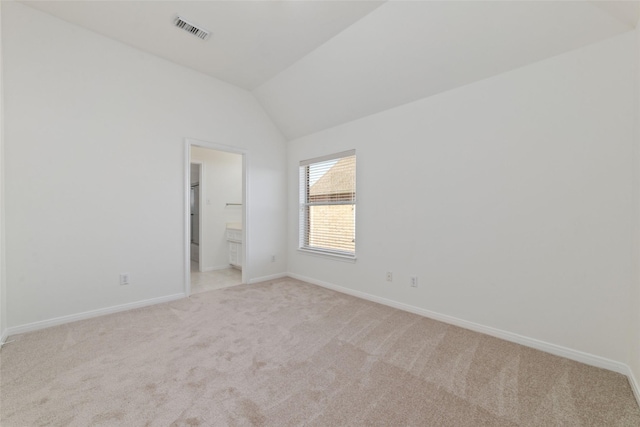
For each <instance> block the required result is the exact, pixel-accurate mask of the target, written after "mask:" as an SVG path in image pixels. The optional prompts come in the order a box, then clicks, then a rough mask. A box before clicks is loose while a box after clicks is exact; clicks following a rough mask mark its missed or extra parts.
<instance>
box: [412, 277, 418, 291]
mask: <svg viewBox="0 0 640 427" xmlns="http://www.w3.org/2000/svg"><path fill="white" fill-rule="evenodd" d="M411 287H412V288H417V287H418V276H411Z"/></svg>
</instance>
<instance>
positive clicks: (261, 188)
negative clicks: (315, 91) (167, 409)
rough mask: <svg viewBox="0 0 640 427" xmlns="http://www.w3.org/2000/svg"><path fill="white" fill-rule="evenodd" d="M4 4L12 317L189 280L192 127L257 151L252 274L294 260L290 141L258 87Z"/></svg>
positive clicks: (138, 294)
mask: <svg viewBox="0 0 640 427" xmlns="http://www.w3.org/2000/svg"><path fill="white" fill-rule="evenodd" d="M2 6H3V16H2V18H3V22H2V24H3V26H2V31H3V43H4V46H3V47H4V60H5V64H4V66H5V67H4V78H5V120H6V122H5V125H6V129H5V130H6V132H5V151H6V177H7V184H6V207H7V208H6V222H7V232H6V244H7V298H8V313H7V314H8V326H9V327H12V328H15V327H17V326H21V325H25V324H29V323H31V322H38V321H45V320H49V319H52V318H56V317H58V316H66V315H71V314H76V313H80V312H85V311H90V310H97V309H102V308H106V307H114V306H119V305H121V304H125V303H131V302H138V301H144V300H148V299H153V298H159V297H166V296H170V295H176V294H180V293H182V292H183V291H184V273H185V271H184V268H185V265H184V256H185V254H184V241H185V240H184V239H185V238H186V236H185V235H184V220H185V218H184V215H185V213H184V209H185V207H184V191H185V188H184V176H185V175H184V174H185V171H184V162H185V159H184V144H185V143H184V138H185V137H190V138H196V139H199V140H204V141H211V142H216V143H220V144H227V145H232V146H237V147H241V148H244V149H246V150H248V158H249V163H248V168H249V174H250V178H249V182H248V186H249V188H250V193H249V201H248V203H247V205H248V209H249V212H248V215H249V218H250V224H251V234H250V236H249V248H250V252H249V264H250V265H249V270H248V274H249V278H250V279H251V278H256V277H261V276H265V275H270V274H276V273H279V272H283V271H285V265H286V260H285V256H284V253H285V241H284V239H282V238H281V236H283V235H285V233H286V231H285V229H286V225H285V224H286V208H284V206H285V205H286V196H285V194H286V177H285V173H284V170H285V160H284V159H285V157H286V150H285V144H284V141H283V139H282V136H281V134H280V133H279V131H278V130H277V129H276V128H275V126H274V125H273V124H272V123H271V121H270V120H269V119H268V117H267V116H266V114H265V113H264V111H263V110H262V109H261V108H260V106H259V105H258V104H257V102H256V101H255V99H254V98H253V96H252V95H251V94H249V93H248V92H246V91H243V90H240V89H238V88H236V87H234V86H231V85H229V84H226V83H222V82H220V81H218V80H215V79H213V78H210V77H208V76H205V75H203V74H199V73H197V72H194V71H191V70H189V69H186V68H184V67H181V66H178V65H175V64H173V63H170V62H167V61H165V60H162V59H159V58H157V57H154V56H152V55H149V54H146V53H143V52H141V51H138V50H136V49H133V48H130V47H128V46H126V45H123V44H121V43H119V42H116V41H113V40H110V39H107V38H105V37H102V36H99V35H97V34H95V33H92V32H89V31H86V30H84V29H82V28H80V27H76V26H73V25H71V24H68V23H65V22H63V21H61V20H58V19H56V18H53V17H51V16H49V15H46V14H44V13H41V12H38V11H36V10H33V9H31V8H29V7H27V6H23V5H21V4H16V3H13V2H3V5H2ZM196 42H197V41H196ZM272 253H276V254H279V255H282V256H279V257H278V259H279V262H276V263H271V262H270V254H272ZM187 268H188V266H187ZM120 272H128V273H130V274H131V285H130V286H119V284H118V275H119V273H120ZM14 330H15V329H14Z"/></svg>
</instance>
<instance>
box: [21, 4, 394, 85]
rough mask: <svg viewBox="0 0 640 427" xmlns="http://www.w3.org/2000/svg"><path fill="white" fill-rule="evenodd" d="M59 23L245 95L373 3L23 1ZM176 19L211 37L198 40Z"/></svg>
mask: <svg viewBox="0 0 640 427" xmlns="http://www.w3.org/2000/svg"><path fill="white" fill-rule="evenodd" d="M22 3H23V4H27V5H29V6H32V7H34V8H36V9H40V10H42V11H44V12H48V13H50V14H52V15H54V16H57V17H59V18H61V19H64V20H65V21H68V22H71V23H73V24H77V25H80V26H82V27H85V28H88V29H90V30H92V31H95V32H97V33H100V34H103V35H105V36H107V37H110V38H113V39H116V40H119V41H121V42H124V43H126V44H128V45H131V46H134V47H137V48H138V49H141V50H144V51H146V52H150V53H153V54H154V55H157V56H160V57H162V58H165V59H168V60H170V61H173V62H177V63H178V64H182V65H185V66H187V67H190V68H193V69H196V70H198V71H201V72H203V73H205V74H209V75H211V76H213V77H216V78H218V79H220V80H224V81H226V82H229V83H231V84H234V85H236V86H239V87H242V88H244V89H253V88H254V87H256V86H258V85H260V84H262V83H264V82H265V81H267V80H269V79H270V78H271V77H273V76H275V75H276V74H278V73H279V72H281V71H282V70H284V69H285V68H287V67H289V66H290V65H292V64H293V63H294V62H296V61H297V60H299V59H300V58H302V57H303V56H304V55H306V54H308V53H309V52H310V51H312V50H314V49H315V48H317V47H318V46H320V45H321V44H322V43H324V42H326V41H327V40H328V39H330V38H331V37H333V36H335V35H336V34H337V33H339V32H340V31H342V30H344V29H345V28H346V27H348V26H349V25H351V24H353V23H354V22H355V21H357V20H358V19H360V18H362V17H363V16H364V15H366V14H367V13H369V12H370V11H371V10H373V9H375V8H376V7H378V6H380V4H382V2H381V1H264V0H262V1H240V0H234V1H153V0H146V1H114V0H111V1H23V2H22ZM177 15H180V16H181V17H183V18H184V19H186V20H188V21H190V22H192V23H194V24H197V25H199V26H202V27H204V28H205V29H207V30H209V31H210V32H211V33H212V36H211V37H210V38H209V39H208V40H206V41H205V40H200V39H198V38H196V37H194V36H192V35H190V34H189V33H187V32H185V31H183V30H181V29H178V28H176V27H174V26H173V21H174V19H175V18H176V16H177Z"/></svg>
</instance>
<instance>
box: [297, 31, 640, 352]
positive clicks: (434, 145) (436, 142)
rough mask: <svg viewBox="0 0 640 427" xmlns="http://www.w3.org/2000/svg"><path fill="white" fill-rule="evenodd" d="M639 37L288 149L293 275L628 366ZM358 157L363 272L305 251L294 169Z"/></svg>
mask: <svg viewBox="0 0 640 427" xmlns="http://www.w3.org/2000/svg"><path fill="white" fill-rule="evenodd" d="M634 37H635V35H634V34H633V33H626V34H625V35H622V36H617V37H615V38H612V39H608V40H606V41H604V42H600V43H598V44H594V45H590V46H588V47H585V48H582V49H579V50H576V51H572V52H569V53H567V54H563V55H560V56H557V57H554V58H550V59H547V60H544V61H541V62H538V63H536V64H533V65H530V66H527V67H524V68H520V69H517V70H514V71H510V72H507V73H504V74H501V75H498V76H495V77H492V78H489V79H486V80H483V81H480V82H477V83H474V84H471V85H468V86H464V87H461V88H458V89H455V90H451V91H449V92H445V93H442V94H439V95H436V96H433V97H430V98H426V99H423V100H420V101H417V102H415V103H411V104H407V105H405V106H402V107H398V108H395V109H392V110H388V111H386V112H383V113H380V114H376V115H373V116H369V117H367V118H364V119H360V120H357V121H353V122H350V123H347V124H345V125H342V126H339V127H336V128H333V129H329V130H326V131H323V132H320V133H316V134H313V135H310V136H307V137H303V138H300V139H297V140H294V141H292V142H290V143H289V148H288V163H289V164H288V174H289V175H288V181H289V271H290V272H291V273H293V274H296V275H299V276H301V277H308V278H312V279H314V280H316V281H323V282H326V283H330V284H334V285H338V286H342V287H345V288H349V289H351V290H353V291H360V292H365V293H368V294H370V295H374V296H377V297H381V298H387V299H390V300H393V301H396V302H400V303H404V304H409V305H412V306H415V307H418V308H420V309H424V310H432V311H434V312H437V313H441V314H445V315H448V316H453V317H455V318H458V319H462V320H466V321H470V322H475V323H477V324H480V325H484V326H489V327H493V328H498V329H500V330H503V331H507V332H511V333H515V334H520V335H522V336H525V337H529V338H534V339H537V340H542V341H544V342H547V343H551V344H556V345H560V346H564V347H568V348H570V349H574V350H579V351H582V352H586V353H590V354H592V355H596V356H600V357H604V358H609V359H612V360H614V361H618V362H623V363H628V360H627V359H628V355H629V343H628V337H629V333H630V325H631V323H630V322H631V313H630V310H629V304H628V300H627V299H628V298H629V295H631V292H632V286H634V285H635V282H634V279H635V277H634V264H635V263H636V261H637V260H636V259H634V258H633V257H632V252H633V236H632V234H633V233H631V232H630V231H631V230H633V228H634V224H635V222H636V218H635V217H634V215H633V213H634V206H633V205H634V202H633V200H634V197H635V196H634V194H633V191H634V188H633V169H634V168H635V164H634V157H633V153H634V144H635V143H636V141H634V122H635V121H636V120H637V116H636V114H635V112H634V111H635V108H634V106H635V97H636V95H637V94H636V93H634V92H633V91H631V90H629V88H630V87H635V86H634V85H635V80H636V79H637V75H636V74H635V70H636V68H635V53H634V49H635V39H634ZM351 148H355V149H356V150H357V158H358V165H357V180H358V208H357V256H358V260H357V262H356V263H346V262H340V261H334V260H330V259H325V258H319V257H314V256H309V255H306V254H302V253H299V252H298V251H297V250H296V247H297V233H298V231H297V217H298V206H297V188H298V172H297V165H298V162H299V161H300V160H301V159H307V158H313V157H316V156H320V155H324V154H328V153H333V152H339V151H344V150H346V149H351ZM386 271H392V272H393V277H394V281H393V283H388V282H386V281H385V272H386ZM411 275H417V276H419V287H418V288H417V289H414V288H411V287H410V286H409V277H410V276H411Z"/></svg>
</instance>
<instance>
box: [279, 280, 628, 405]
mask: <svg viewBox="0 0 640 427" xmlns="http://www.w3.org/2000/svg"><path fill="white" fill-rule="evenodd" d="M288 275H289V276H290V277H292V278H294V279H298V280H302V281H303V282H307V283H311V284H313V285H318V286H322V287H323V288H327V289H331V290H334V291H337V292H341V293H344V294H348V295H351V296H354V297H358V298H362V299H365V300H369V301H373V302H377V303H379V304H383V305H387V306H389V307H393V308H397V309H400V310H403V311H408V312H410V313H414V314H418V315H420V316H424V317H428V318H430V319H434V320H438V321H441V322H443V323H448V324H450V325H455V326H459V327H461V328H465V329H470V330H472V331H475V332H480V333H482V334H486V335H491V336H492V337H496V338H500V339H503V340H506V341H511V342H514V343H517V344H522V345H524V346H527V347H531V348H535V349H536V350H541V351H544V352H546V353H551V354H554V355H556V356H561V357H565V358H567V359H571V360H575V361H576V362H581V363H585V364H587V365H591V366H595V367H597V368H603V369H607V370H609V371H614V372H618V373H620V374H624V375H627V376H628V377H629V378H630V381H631V379H632V378H633V376H632V375H631V376H630V375H629V374H630V373H631V369H630V368H629V367H628V366H627V365H625V364H624V363H621V362H616V361H615V360H611V359H607V358H604V357H600V356H596V355H593V354H589V353H585V352H582V351H579V350H573V349H570V348H567V347H563V346H560V345H556V344H551V343H548V342H545V341H541V340H538V339H535V338H529V337H525V336H523V335H519V334H515V333H513V332H508V331H503V330H501V329H497V328H493V327H490V326H484V325H481V324H478V323H474V322H470V321H468V320H463V319H459V318H457V317H453V316H449V315H446V314H441V313H437V312H435V311H431V310H426V309H424V308H419V307H415V306H413V305H409V304H404V303H401V302H397V301H394V300H390V299H387V298H382V297H379V296H376V295H372V294H368V293H366V292H361V291H356V290H353V289H349V288H345V287H342V286H338V285H334V284H332V283H327V282H323V281H321V280H316V279H313V278H311V277H305V276H301V275H299V274H295V273H289V274H288ZM633 381H635V379H634V380H633ZM632 387H636V388H637V384H635V385H634V386H632ZM634 392H636V393H637V391H636V390H634ZM636 397H638V394H636ZM638 402H639V404H640V399H638Z"/></svg>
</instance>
